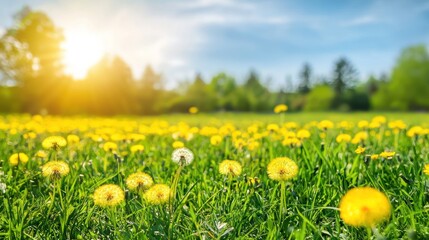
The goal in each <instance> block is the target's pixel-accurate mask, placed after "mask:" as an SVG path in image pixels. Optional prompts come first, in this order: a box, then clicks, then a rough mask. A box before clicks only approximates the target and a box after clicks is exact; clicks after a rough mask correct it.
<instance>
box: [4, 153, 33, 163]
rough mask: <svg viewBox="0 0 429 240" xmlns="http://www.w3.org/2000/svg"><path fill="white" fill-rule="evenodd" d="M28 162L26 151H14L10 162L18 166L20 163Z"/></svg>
mask: <svg viewBox="0 0 429 240" xmlns="http://www.w3.org/2000/svg"><path fill="white" fill-rule="evenodd" d="M27 162H28V156H27V154H25V153H22V152H20V153H14V154H12V155H10V157H9V163H10V165H12V166H16V165H18V164H19V163H27Z"/></svg>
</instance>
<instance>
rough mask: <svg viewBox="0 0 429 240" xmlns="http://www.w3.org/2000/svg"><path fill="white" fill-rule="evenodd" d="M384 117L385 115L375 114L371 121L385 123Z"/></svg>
mask: <svg viewBox="0 0 429 240" xmlns="http://www.w3.org/2000/svg"><path fill="white" fill-rule="evenodd" d="M386 121H387V120H386V117H385V116H375V117H374V118H373V119H372V122H377V123H379V124H383V123H386Z"/></svg>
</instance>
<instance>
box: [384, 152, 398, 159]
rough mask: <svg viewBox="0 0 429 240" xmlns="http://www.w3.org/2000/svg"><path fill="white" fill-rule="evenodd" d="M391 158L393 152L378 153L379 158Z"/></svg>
mask: <svg viewBox="0 0 429 240" xmlns="http://www.w3.org/2000/svg"><path fill="white" fill-rule="evenodd" d="M393 156H395V152H390V151H384V152H382V153H380V157H382V158H387V159H392V158H393Z"/></svg>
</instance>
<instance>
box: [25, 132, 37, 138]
mask: <svg viewBox="0 0 429 240" xmlns="http://www.w3.org/2000/svg"><path fill="white" fill-rule="evenodd" d="M36 137H37V134H36V133H35V132H29V133H25V134H24V138H25V139H35V138H36Z"/></svg>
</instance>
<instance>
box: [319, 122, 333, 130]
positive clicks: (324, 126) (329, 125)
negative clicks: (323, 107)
mask: <svg viewBox="0 0 429 240" xmlns="http://www.w3.org/2000/svg"><path fill="white" fill-rule="evenodd" d="M317 127H318V128H319V129H321V130H327V129H329V128H333V127H334V123H333V122H332V121H329V120H323V121H321V122H319V123H318V124H317Z"/></svg>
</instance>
